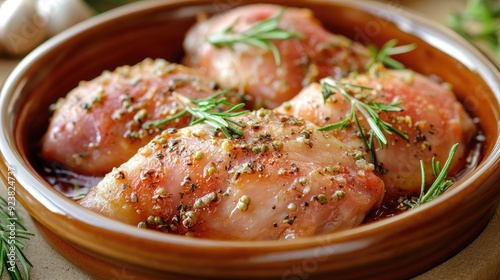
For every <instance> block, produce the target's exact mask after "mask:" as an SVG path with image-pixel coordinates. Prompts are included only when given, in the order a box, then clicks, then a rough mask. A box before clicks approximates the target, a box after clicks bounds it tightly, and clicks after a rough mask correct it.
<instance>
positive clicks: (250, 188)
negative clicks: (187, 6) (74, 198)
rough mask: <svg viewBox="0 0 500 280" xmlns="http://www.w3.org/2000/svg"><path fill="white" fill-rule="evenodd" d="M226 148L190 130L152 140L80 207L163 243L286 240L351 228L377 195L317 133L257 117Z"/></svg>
mask: <svg viewBox="0 0 500 280" xmlns="http://www.w3.org/2000/svg"><path fill="white" fill-rule="evenodd" d="M236 120H237V121H238V122H240V123H241V124H242V128H241V129H242V131H243V136H241V137H238V138H235V139H231V140H230V139H227V138H226V137H225V136H223V135H222V134H220V133H219V134H218V135H213V134H211V133H210V131H211V129H212V128H211V127H208V126H207V125H205V124H199V125H195V126H192V127H187V128H184V129H181V130H179V131H178V132H176V133H173V134H169V133H167V132H166V131H165V132H163V133H162V134H161V136H157V137H156V138H155V139H153V140H152V141H151V142H150V143H149V144H148V145H146V146H145V147H143V148H141V150H140V151H139V152H138V153H137V154H136V155H135V156H133V157H132V158H131V159H130V160H129V161H127V162H126V163H124V164H123V165H121V166H119V167H117V168H116V169H114V170H113V172H111V173H109V174H108V175H106V176H105V178H104V179H103V181H102V182H100V183H99V184H98V185H97V186H96V187H94V188H93V189H92V190H91V191H90V193H89V194H88V195H87V196H86V197H85V198H84V199H83V200H82V201H81V205H83V206H84V207H87V208H89V209H91V210H93V211H95V212H98V213H101V214H103V215H106V216H108V217H111V218H113V219H116V220H120V221H123V222H126V223H129V224H133V225H139V226H141V227H148V228H153V229H157V230H162V231H165V232H170V233H173V234H181V235H189V236H195V237H202V238H211V239H227V240H274V239H292V238H298V237H306V236H312V235H317V234H323V233H329V232H333V231H338V230H342V229H348V228H352V227H355V226H357V225H359V224H361V223H362V221H363V219H364V218H365V216H366V215H367V213H369V212H370V211H371V210H374V209H376V208H377V207H378V206H379V205H380V203H381V201H382V198H383V196H384V184H383V182H382V181H381V180H380V178H379V177H378V176H376V175H375V174H374V173H373V166H372V165H370V164H367V163H366V161H364V160H356V159H355V154H356V151H355V150H353V149H351V148H350V147H349V146H347V145H345V144H343V143H342V142H340V141H338V140H337V139H335V138H334V137H332V136H331V135H330V134H329V133H323V132H319V131H317V126H315V125H312V124H311V123H309V122H304V121H302V120H300V119H297V118H294V117H292V116H288V115H284V114H278V113H275V112H273V111H267V110H264V109H262V110H258V111H254V112H251V113H248V114H246V115H244V116H241V117H238V118H236Z"/></svg>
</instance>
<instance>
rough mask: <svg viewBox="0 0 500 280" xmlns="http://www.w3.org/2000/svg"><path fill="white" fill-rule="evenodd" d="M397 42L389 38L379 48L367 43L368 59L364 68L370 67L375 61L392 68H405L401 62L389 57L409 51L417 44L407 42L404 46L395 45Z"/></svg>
mask: <svg viewBox="0 0 500 280" xmlns="http://www.w3.org/2000/svg"><path fill="white" fill-rule="evenodd" d="M397 43H398V40H396V39H392V40H389V41H387V42H386V43H385V44H384V45H383V46H382V47H381V48H380V50H379V49H377V47H376V46H374V45H369V46H368V47H367V48H368V51H369V52H370V59H369V60H368V63H367V66H366V68H370V67H371V66H373V65H375V64H377V63H382V64H384V65H385V66H388V67H391V68H393V69H405V66H404V65H403V64H402V63H401V62H399V61H397V60H395V59H394V58H391V56H392V55H396V54H402V53H407V52H411V51H413V50H414V49H415V48H416V47H417V45H416V44H408V45H404V46H396V45H397Z"/></svg>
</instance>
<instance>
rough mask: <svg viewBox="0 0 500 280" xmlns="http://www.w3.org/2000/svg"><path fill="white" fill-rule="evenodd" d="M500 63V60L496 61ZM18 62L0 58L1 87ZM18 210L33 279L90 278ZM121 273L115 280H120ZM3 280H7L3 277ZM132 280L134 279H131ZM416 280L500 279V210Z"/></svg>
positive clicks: (456, 6) (416, 8)
mask: <svg viewBox="0 0 500 280" xmlns="http://www.w3.org/2000/svg"><path fill="white" fill-rule="evenodd" d="M391 3H392V4H393V5H397V6H401V7H404V8H405V9H409V10H410V11H412V12H415V13H419V14H422V15H424V16H426V17H428V18H430V19H432V20H436V21H441V22H442V21H444V19H443V15H446V14H448V13H449V12H452V11H458V10H460V9H462V8H463V7H464V5H465V4H464V3H465V1H464V0H457V1H427V0H425V1H424V0H411V1H408V0H406V1H400V2H399V1H391ZM497 60H500V58H497ZM17 63H18V60H14V59H6V58H1V57H0V85H1V84H3V82H4V80H5V79H6V77H7V75H8V74H9V73H10V71H11V70H12V69H13V68H14V67H15V65H16V64H17ZM0 195H1V196H3V197H6V188H4V187H0ZM18 211H19V212H20V214H21V216H22V217H23V218H24V221H25V224H26V225H27V227H28V230H30V231H32V232H34V233H35V236H34V237H32V238H31V239H30V240H29V241H28V242H27V243H28V247H27V248H26V249H25V250H24V252H25V254H26V255H27V256H28V257H29V259H30V261H31V262H32V263H33V267H32V268H31V270H30V272H31V276H32V279H35V280H38V279H43V280H45V279H51V280H52V279H54V280H59V279H61V280H63V279H70V280H86V279H91V278H90V277H89V276H88V275H86V274H85V273H83V272H81V271H80V270H79V269H78V268H76V267H75V266H74V265H73V264H71V263H69V262H68V261H67V260H66V259H64V258H63V257H62V256H60V255H59V254H58V253H57V252H56V251H54V250H53V249H52V248H51V247H50V246H49V245H48V244H47V243H46V242H45V240H44V239H43V238H42V237H41V236H40V234H38V231H37V230H36V228H35V227H34V225H33V222H32V221H31V219H30V218H29V216H28V215H27V213H26V211H25V210H24V209H22V207H18ZM121 276H123V275H120V274H119V273H117V274H116V278H115V279H123V278H121ZM1 279H8V277H7V276H6V275H4V276H3V277H2V278H1ZM130 279H133V278H130ZM414 279H416V280H428V279H429V280H431V279H432V280H434V279H464V280H498V279H500V207H498V208H497V211H496V213H495V215H494V217H493V219H492V220H491V222H490V223H489V225H488V226H487V227H486V229H485V230H484V231H483V233H482V234H481V235H480V236H479V237H478V238H477V239H476V240H475V241H474V242H473V243H471V244H470V245H469V246H468V247H467V248H465V249H464V250H463V251H462V252H460V253H459V254H457V255H456V256H454V257H453V258H451V259H450V260H448V261H447V262H445V263H443V264H441V265H440V266H438V267H436V268H434V269H432V270H430V271H428V272H426V273H424V274H422V275H420V276H418V277H415V278H414Z"/></svg>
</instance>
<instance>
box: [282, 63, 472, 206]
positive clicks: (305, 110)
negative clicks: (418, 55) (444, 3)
mask: <svg viewBox="0 0 500 280" xmlns="http://www.w3.org/2000/svg"><path fill="white" fill-rule="evenodd" d="M371 70H373V71H370V73H369V74H362V75H353V76H352V77H349V78H345V79H342V80H340V82H344V83H350V84H354V85H361V86H366V87H370V88H372V89H373V90H368V91H367V90H361V89H360V88H359V87H356V86H351V87H346V88H347V90H348V91H350V94H351V95H353V96H355V97H357V98H358V99H360V100H361V101H363V102H365V103H370V104H371V102H372V101H376V102H379V103H381V104H391V103H395V102H398V101H401V102H402V104H401V105H399V107H400V108H402V109H403V111H402V112H380V113H379V116H380V118H381V119H382V120H384V121H386V122H388V123H390V124H391V125H392V126H393V127H395V128H396V129H398V130H400V131H401V132H403V133H405V134H407V135H408V137H409V139H408V141H406V140H404V139H403V138H401V137H399V136H397V135H396V134H394V133H393V134H392V135H388V134H386V137H387V141H388V147H387V148H386V149H382V148H380V146H379V145H378V144H375V147H376V149H375V150H376V159H377V161H378V163H379V164H381V166H378V168H377V169H378V170H379V172H380V173H379V174H381V178H382V179H383V181H384V183H385V187H386V189H387V191H388V193H387V195H388V197H391V196H393V195H394V196H396V197H397V196H400V195H404V194H406V193H411V194H418V193H419V192H420V186H421V171H420V160H423V161H424V163H425V166H426V179H427V183H432V181H434V179H435V177H434V175H433V174H432V170H431V159H432V157H436V160H438V161H440V162H441V164H444V162H445V161H446V159H447V158H448V154H449V151H450V149H451V147H452V146H453V144H455V143H459V147H458V150H457V152H456V154H455V157H454V161H453V165H452V167H451V169H450V173H449V174H453V173H455V172H457V171H459V170H460V168H461V167H462V166H463V162H464V159H465V158H466V157H467V151H468V147H469V144H470V141H471V139H472V137H473V136H474V135H475V133H476V132H477V131H476V127H475V125H474V123H473V122H472V120H471V118H470V117H469V116H468V115H467V113H466V112H465V110H464V108H463V107H462V105H461V104H460V103H459V102H458V101H457V99H456V97H455V95H454V93H453V92H452V91H451V90H450V88H449V86H447V85H445V84H439V83H437V82H435V81H433V80H431V79H429V78H427V77H425V76H423V75H420V74H418V73H415V72H413V71H411V70H386V69H384V68H377V67H375V68H373V69H371ZM350 110H351V103H350V102H349V101H347V100H346V99H345V98H343V97H342V95H341V94H340V93H338V92H337V93H336V94H334V95H332V96H330V98H329V99H328V100H327V102H326V104H323V97H322V93H321V86H320V84H312V85H310V86H309V87H307V88H305V89H304V90H303V91H302V92H301V93H300V94H298V95H297V96H296V97H295V98H294V99H292V100H290V101H289V102H286V103H284V104H283V105H282V106H280V107H279V108H277V111H280V112H286V113H288V114H291V115H293V116H296V117H301V118H304V119H305V120H308V121H311V122H313V123H315V124H316V125H318V126H325V125H328V124H333V123H337V122H339V121H341V120H344V119H345V118H346V116H347V115H348V114H349V113H350ZM357 116H358V117H359V119H360V123H361V126H362V127H363V130H364V133H365V135H367V132H368V131H369V130H370V128H369V126H368V124H367V122H366V119H365V118H364V117H363V115H362V114H359V113H358V114H357ZM332 133H333V135H334V136H335V137H337V138H338V139H339V140H341V141H343V142H344V143H347V144H349V145H350V146H352V147H354V148H356V149H360V150H364V148H363V147H364V143H363V141H362V139H361V138H360V136H359V133H358V129H357V128H356V125H354V123H351V124H350V126H349V127H348V128H347V129H344V130H338V129H337V130H333V131H332ZM374 141H375V142H376V140H374ZM366 159H367V161H369V162H371V161H372V159H371V158H370V153H367V155H366Z"/></svg>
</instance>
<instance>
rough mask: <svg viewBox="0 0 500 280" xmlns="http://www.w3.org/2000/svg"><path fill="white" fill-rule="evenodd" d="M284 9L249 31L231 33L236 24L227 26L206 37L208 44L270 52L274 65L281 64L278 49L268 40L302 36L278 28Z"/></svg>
mask: <svg viewBox="0 0 500 280" xmlns="http://www.w3.org/2000/svg"><path fill="white" fill-rule="evenodd" d="M284 11H285V9H284V8H283V9H281V10H280V12H279V13H278V14H277V15H275V16H273V17H270V18H268V19H266V20H263V21H260V22H258V23H256V24H255V25H254V26H252V27H251V28H250V29H248V30H246V31H244V32H241V33H233V28H234V26H235V25H236V23H233V24H232V25H230V26H228V27H227V28H226V29H224V30H223V31H222V32H219V33H213V34H210V36H208V38H207V39H208V42H209V43H210V44H212V45H214V46H216V47H230V48H231V47H232V46H233V45H234V44H236V43H242V44H247V45H252V46H256V47H260V48H262V49H266V50H270V51H271V52H272V53H273V56H274V62H275V63H276V65H280V64H281V56H280V53H279V50H278V48H277V47H276V46H275V45H274V44H273V43H271V41H270V40H287V39H290V38H302V34H299V33H295V32H290V31H286V30H283V29H280V28H279V27H278V23H279V21H280V19H281V17H282V16H283V13H284Z"/></svg>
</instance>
